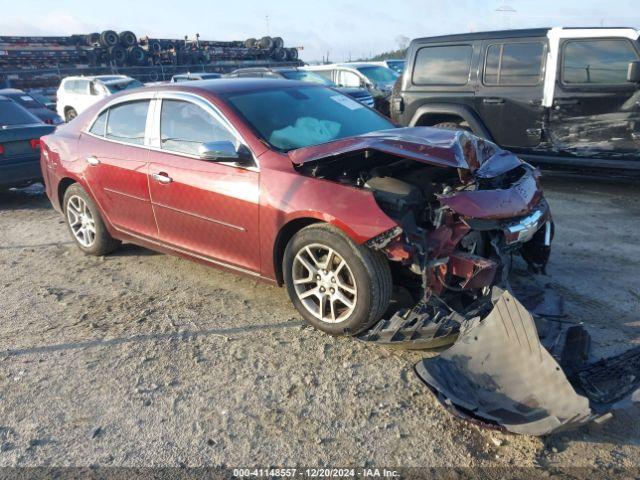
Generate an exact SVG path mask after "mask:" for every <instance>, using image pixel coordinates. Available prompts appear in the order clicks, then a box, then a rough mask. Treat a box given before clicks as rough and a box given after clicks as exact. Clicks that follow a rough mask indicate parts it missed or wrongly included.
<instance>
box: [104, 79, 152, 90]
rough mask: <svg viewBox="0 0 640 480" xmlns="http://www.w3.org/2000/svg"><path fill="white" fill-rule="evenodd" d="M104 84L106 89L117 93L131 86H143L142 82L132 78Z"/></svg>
mask: <svg viewBox="0 0 640 480" xmlns="http://www.w3.org/2000/svg"><path fill="white" fill-rule="evenodd" d="M104 86H105V87H107V90H109V91H110V92H111V93H117V92H121V91H122V90H130V89H132V88H138V87H143V86H144V85H143V84H142V82H140V81H138V80H135V79H133V78H132V79H131V80H123V81H122V82H114V83H105V84H104Z"/></svg>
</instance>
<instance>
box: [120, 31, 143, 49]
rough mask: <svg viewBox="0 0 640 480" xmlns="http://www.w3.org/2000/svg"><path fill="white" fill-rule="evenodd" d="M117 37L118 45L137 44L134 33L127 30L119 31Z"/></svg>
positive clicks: (127, 46)
mask: <svg viewBox="0 0 640 480" xmlns="http://www.w3.org/2000/svg"><path fill="white" fill-rule="evenodd" d="M118 39H119V40H120V45H122V46H123V47H124V48H129V47H133V46H135V45H137V44H138V39H137V38H136V34H135V33H133V32H130V31H129V30H125V31H124V32H120V34H119V35H118Z"/></svg>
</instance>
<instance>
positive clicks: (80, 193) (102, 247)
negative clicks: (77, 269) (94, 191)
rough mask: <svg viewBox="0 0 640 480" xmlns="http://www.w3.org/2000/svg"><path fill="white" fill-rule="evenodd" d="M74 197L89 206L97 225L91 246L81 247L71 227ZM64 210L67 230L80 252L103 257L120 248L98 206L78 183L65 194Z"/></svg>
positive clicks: (118, 241)
mask: <svg viewBox="0 0 640 480" xmlns="http://www.w3.org/2000/svg"><path fill="white" fill-rule="evenodd" d="M73 197H80V198H81V199H82V200H83V201H84V202H85V203H86V205H87V208H88V209H89V212H90V213H91V216H92V217H93V221H94V225H95V238H94V241H93V243H92V244H91V245H90V246H84V245H81V244H80V242H79V241H78V240H77V239H76V236H75V235H74V233H73V231H72V229H71V226H70V225H69V214H68V208H69V202H70V201H71V200H72V199H73ZM62 204H63V208H64V216H65V220H66V224H67V228H68V229H69V233H70V234H71V238H73V240H74V241H75V242H76V245H77V246H78V248H80V250H82V251H83V252H84V253H86V254H87V255H95V256H101V255H106V254H108V253H111V252H113V251H114V250H115V249H116V248H118V247H119V246H120V243H121V242H120V240H116V239H115V238H113V237H112V236H111V235H110V234H109V232H108V231H107V228H106V227H105V225H104V222H103V221H102V216H101V215H100V211H99V210H98V208H97V207H96V204H95V203H94V202H93V200H91V197H90V196H89V195H88V194H87V192H85V191H84V189H83V188H82V187H81V186H80V185H79V184H77V183H74V184H73V185H71V186H70V187H69V188H67V190H66V192H65V193H64V200H63V202H62Z"/></svg>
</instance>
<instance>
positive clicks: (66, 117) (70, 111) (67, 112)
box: [64, 107, 78, 123]
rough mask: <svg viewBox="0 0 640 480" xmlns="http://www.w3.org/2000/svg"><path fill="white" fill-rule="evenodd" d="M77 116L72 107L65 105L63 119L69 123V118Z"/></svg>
mask: <svg viewBox="0 0 640 480" xmlns="http://www.w3.org/2000/svg"><path fill="white" fill-rule="evenodd" d="M77 116H78V112H76V110H75V109H74V108H72V107H67V108H66V109H65V111H64V120H65V122H67V123H69V122H70V121H71V120H73V119H74V118H76V117H77Z"/></svg>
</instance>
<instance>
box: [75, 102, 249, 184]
mask: <svg viewBox="0 0 640 480" xmlns="http://www.w3.org/2000/svg"><path fill="white" fill-rule="evenodd" d="M163 99H169V100H182V101H185V102H190V103H193V104H195V105H197V106H199V107H200V108H203V109H204V110H205V111H206V112H208V113H209V114H211V115H213V117H214V118H215V119H216V120H218V121H220V123H221V124H222V125H223V126H224V127H225V128H227V130H229V132H230V133H231V134H232V135H233V137H235V139H236V141H238V142H239V143H241V144H242V145H244V146H246V147H247V148H249V147H248V145H247V142H246V141H245V139H244V137H242V135H240V133H239V132H238V130H236V128H235V127H234V126H233V125H232V124H231V122H229V120H228V119H227V118H226V117H225V116H224V115H223V113H222V112H221V111H220V110H219V109H218V108H217V107H216V106H215V105H213V104H212V103H211V102H209V101H208V100H206V99H204V98H203V97H201V96H200V95H196V94H194V93H189V92H170V91H163V92H155V91H154V92H136V93H131V94H129V95H125V96H122V97H118V98H116V99H113V100H111V101H109V102H107V103H106V104H105V105H104V106H103V107H102V108H101V109H100V110H99V111H98V112H97V113H96V114H95V115H94V116H93V117H92V118H91V121H90V122H87V127H85V128H84V129H83V130H82V133H83V134H85V135H89V136H91V137H93V138H97V139H99V140H103V141H105V142H113V143H117V144H119V145H125V146H127V147H135V148H141V149H144V150H153V151H156V152H162V153H167V154H170V155H178V156H180V157H185V158H191V159H194V160H200V161H205V160H202V159H201V158H200V157H198V156H196V155H189V154H186V153H180V152H174V151H172V150H163V149H162V148H160V115H161V111H162V100H163ZM139 100H149V110H148V112H147V123H146V125H145V138H144V143H143V144H142V145H138V144H133V143H127V142H121V141H119V140H114V139H111V138H107V137H106V136H100V135H95V134H93V133H91V131H90V130H91V127H92V126H93V124H94V123H95V121H96V120H97V118H98V117H99V116H100V114H101V113H102V112H104V111H105V110H107V109H109V108H111V107H114V106H116V105H119V104H121V103H129V102H134V101H139ZM105 133H106V125H105ZM156 145H157V146H156ZM249 150H250V151H251V149H249ZM251 156H252V157H253V162H254V163H255V166H245V165H238V164H237V163H236V162H217V163H219V164H220V165H227V166H231V167H234V168H241V169H243V170H249V171H252V172H259V171H260V164H259V162H258V158H257V157H256V155H255V154H254V153H253V152H251Z"/></svg>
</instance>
